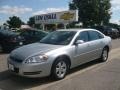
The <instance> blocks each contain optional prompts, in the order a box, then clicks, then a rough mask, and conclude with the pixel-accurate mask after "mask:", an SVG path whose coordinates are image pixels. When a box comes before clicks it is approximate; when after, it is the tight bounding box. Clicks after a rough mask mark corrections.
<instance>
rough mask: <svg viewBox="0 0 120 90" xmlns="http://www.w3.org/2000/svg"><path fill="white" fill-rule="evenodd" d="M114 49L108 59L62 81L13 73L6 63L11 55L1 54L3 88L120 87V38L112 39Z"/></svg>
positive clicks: (112, 89) (0, 85)
mask: <svg viewBox="0 0 120 90" xmlns="http://www.w3.org/2000/svg"><path fill="white" fill-rule="evenodd" d="M112 48H113V49H112V51H111V52H110V56H109V60H108V62H105V63H99V62H98V61H92V62H90V63H87V64H85V65H82V66H79V67H77V68H75V69H73V70H71V71H70V73H69V74H68V75H67V76H66V78H65V79H63V80H60V81H54V80H51V79H50V78H49V77H46V78H36V79H30V78H24V77H19V76H15V75H11V74H10V73H9V71H7V64H6V58H7V56H8V55H9V54H5V53H1V54H0V90H120V58H119V57H120V39H116V40H113V41H112Z"/></svg>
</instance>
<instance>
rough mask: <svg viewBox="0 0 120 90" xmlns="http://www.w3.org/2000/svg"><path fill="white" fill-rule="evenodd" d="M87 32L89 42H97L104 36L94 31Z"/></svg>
mask: <svg viewBox="0 0 120 90" xmlns="http://www.w3.org/2000/svg"><path fill="white" fill-rule="evenodd" d="M88 32H89V39H90V41H92V40H97V39H101V38H103V37H104V36H103V35H102V34H100V33H98V32H96V31H88Z"/></svg>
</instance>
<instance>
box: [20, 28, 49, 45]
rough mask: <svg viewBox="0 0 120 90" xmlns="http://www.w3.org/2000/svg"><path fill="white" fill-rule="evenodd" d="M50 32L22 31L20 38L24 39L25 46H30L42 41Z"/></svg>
mask: <svg viewBox="0 0 120 90" xmlns="http://www.w3.org/2000/svg"><path fill="white" fill-rule="evenodd" d="M47 34H48V32H46V31H43V30H35V29H26V30H23V31H21V33H20V36H21V37H23V38H24V42H23V43H24V44H30V43H34V42H38V41H40V40H41V39H42V38H43V37H45V36H46V35H47Z"/></svg>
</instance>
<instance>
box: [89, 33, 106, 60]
mask: <svg viewBox="0 0 120 90" xmlns="http://www.w3.org/2000/svg"><path fill="white" fill-rule="evenodd" d="M88 34H89V47H90V48H89V49H90V51H89V52H90V53H89V58H90V60H94V59H97V58H99V57H100V55H101V53H102V49H103V46H104V43H103V38H104V36H103V35H102V34H100V33H99V32H97V31H88Z"/></svg>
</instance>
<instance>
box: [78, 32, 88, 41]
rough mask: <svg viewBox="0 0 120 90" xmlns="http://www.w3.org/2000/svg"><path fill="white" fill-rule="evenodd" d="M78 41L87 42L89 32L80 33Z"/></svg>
mask: <svg viewBox="0 0 120 90" xmlns="http://www.w3.org/2000/svg"><path fill="white" fill-rule="evenodd" d="M77 40H83V41H84V42H87V41H88V32H87V31H83V32H80V34H79V36H78V37H77Z"/></svg>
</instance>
